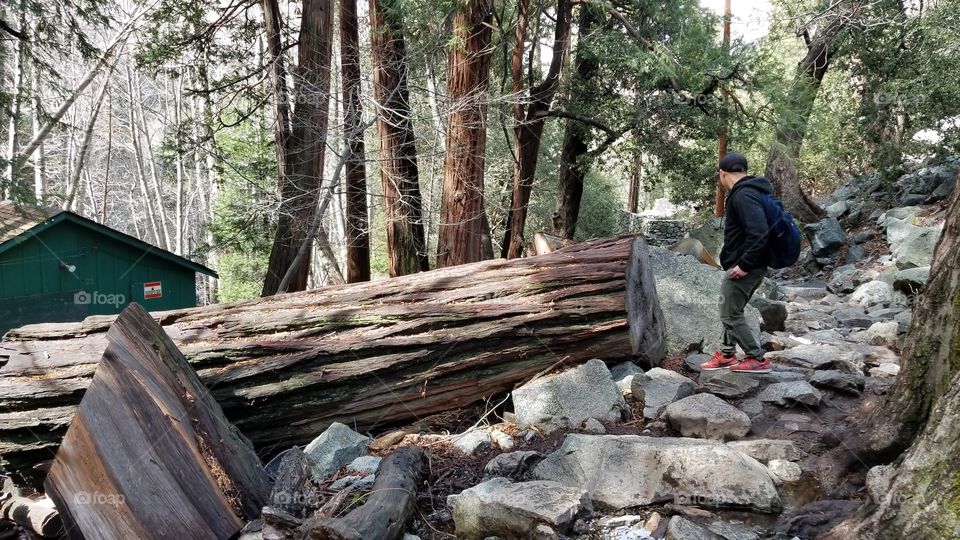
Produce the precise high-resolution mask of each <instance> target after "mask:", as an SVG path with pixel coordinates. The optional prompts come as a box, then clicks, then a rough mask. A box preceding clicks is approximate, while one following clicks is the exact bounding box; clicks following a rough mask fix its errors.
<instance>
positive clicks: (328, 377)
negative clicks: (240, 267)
mask: <svg viewBox="0 0 960 540" xmlns="http://www.w3.org/2000/svg"><path fill="white" fill-rule="evenodd" d="M633 244H634V238H633V237H621V238H613V239H603V240H596V241H592V242H585V243H581V244H575V245H572V246H568V247H565V248H563V249H560V250H557V251H555V252H553V253H550V254H547V255H543V256H539V257H530V258H525V259H514V260H510V261H506V260H503V259H498V260H491V261H484V262H480V263H474V264H468V265H463V266H455V267H451V268H444V269H442V270H435V271H432V272H424V273H420V274H414V275H409V276H403V277H398V278H393V279H390V280H385V281H378V282H373V283H358V284H351V285H342V286H334V287H326V288H323V289H318V290H313V291H307V292H303V293H291V294H286V295H278V296H275V297H270V298H264V299H257V300H252V301H245V302H237V303H232V304H220V305H213V306H206V307H201V308H194V309H187V310H180V311H171V312H164V313H154V314H152V315H153V317H154V318H155V319H156V320H158V322H160V324H161V325H163V328H164V330H165V331H166V332H167V334H168V335H169V336H170V337H171V338H172V340H173V342H174V343H175V344H176V345H177V347H178V348H179V349H180V350H181V351H182V352H183V354H184V355H185V356H186V358H187V359H188V360H189V361H190V362H191V364H192V365H193V367H194V368H195V369H196V370H197V373H198V374H199V375H200V378H201V379H202V380H203V382H204V383H205V384H206V385H207V386H208V387H209V388H210V391H211V393H212V394H213V396H214V398H215V399H216V400H217V402H218V403H219V404H220V406H221V407H222V409H223V411H224V413H225V414H226V416H227V418H228V419H229V420H230V421H231V422H232V423H233V424H234V425H236V426H237V427H238V428H239V429H240V430H241V431H242V432H243V433H244V435H246V436H247V437H248V438H249V439H250V440H251V441H252V442H253V444H254V445H255V446H256V447H257V449H258V452H260V453H261V455H270V454H272V453H273V452H275V451H276V449H279V448H287V447H289V446H290V445H293V444H304V443H306V442H309V441H310V440H311V439H313V438H314V437H315V436H316V435H317V434H319V433H320V432H322V431H323V430H324V429H325V428H326V427H327V426H329V425H330V424H331V423H332V422H335V421H340V422H343V423H346V424H348V425H351V426H355V427H356V428H357V429H361V430H365V429H369V428H372V427H375V426H383V425H389V424H397V423H400V422H405V421H410V420H413V419H416V418H418V417H422V416H425V415H429V414H432V413H436V412H440V411H445V410H450V409H454V408H457V407H461V406H465V405H469V404H471V403H474V402H476V401H478V400H480V399H482V398H483V397H485V396H489V395H491V394H495V393H498V392H504V391H509V390H511V389H512V388H513V387H514V386H515V385H516V384H518V383H522V382H524V381H526V380H527V379H529V378H530V377H532V376H534V375H535V374H537V373H539V372H541V371H542V370H544V369H546V368H548V367H550V366H553V365H554V364H557V363H558V362H560V363H561V365H575V364H577V363H582V362H585V361H587V360H589V359H591V358H601V359H607V360H615V359H621V358H627V357H630V356H631V355H632V349H633V348H632V347H631V340H630V332H629V331H628V322H627V314H626V309H625V302H626V293H625V283H626V280H625V274H626V270H627V266H628V263H629V264H630V265H633V266H636V267H637V268H641V269H642V268H647V267H649V261H648V254H647V250H646V245H645V244H644V243H643V242H642V241H641V242H639V243H637V245H638V246H639V247H637V248H635V249H632V245H633ZM633 276H634V277H633V279H631V287H634V288H639V289H642V290H643V291H645V292H643V294H639V293H634V294H632V296H631V297H632V298H643V299H646V301H647V302H648V305H646V306H644V309H642V310H637V311H636V313H632V317H631V326H632V327H633V328H634V332H633V333H634V336H635V339H638V340H639V341H637V342H636V343H635V345H634V346H635V347H636V349H637V350H638V351H640V352H641V353H642V354H644V353H645V351H656V350H661V349H662V348H661V346H660V343H659V342H660V341H661V340H662V338H663V336H662V323H658V322H657V317H660V318H662V315H660V309H659V306H658V305H655V302H656V294H655V292H654V290H655V289H654V284H653V282H652V279H650V273H649V272H634V273H633ZM648 314H649V315H648ZM644 317H650V318H651V319H652V320H649V321H648V320H644ZM111 320H112V318H110V317H90V318H88V319H86V320H85V321H83V322H81V323H70V324H46V325H32V326H26V327H23V328H19V329H16V330H11V331H10V332H9V333H8V334H7V335H6V336H5V337H4V340H3V341H2V342H0V363H2V362H3V361H4V360H6V366H5V367H3V368H0V455H2V456H3V459H4V460H5V461H6V462H7V463H8V465H7V466H8V468H10V469H11V470H15V471H23V470H25V469H26V468H28V467H29V466H30V465H31V464H33V463H35V462H38V461H42V460H45V459H50V458H51V457H53V453H54V452H55V450H56V446H57V444H58V443H59V441H60V439H61V438H62V437H63V433H64V432H65V431H66V428H67V425H69V422H70V419H71V418H72V417H73V414H74V412H75V411H76V405H77V403H79V401H80V398H81V397H82V396H83V392H84V389H85V388H86V387H87V385H88V384H89V382H90V378H91V377H92V375H93V372H94V370H95V368H96V366H97V362H98V361H99V360H100V357H101V355H102V354H103V351H104V349H105V348H106V340H105V337H104V335H105V332H106V330H107V328H109V326H110V323H111ZM648 325H650V326H651V330H645V329H646V328H647V326H648ZM658 360H659V359H658V358H656V357H654V358H652V359H647V362H646V363H649V362H654V363H655V362H656V361H658ZM561 361H562V362H561Z"/></svg>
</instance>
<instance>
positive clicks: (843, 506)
mask: <svg viewBox="0 0 960 540" xmlns="http://www.w3.org/2000/svg"><path fill="white" fill-rule="evenodd" d="M954 165H955V164H954ZM951 170H952V169H951ZM953 174H954V176H955V173H953ZM947 176H948V175H947V174H944V173H943V171H942V170H940V169H938V168H927V169H921V170H920V171H919V172H917V173H913V174H910V175H905V178H904V179H901V181H900V182H899V184H898V189H899V193H900V194H901V195H900V198H904V197H906V198H907V199H908V200H906V203H907V204H911V206H897V207H894V208H888V209H884V208H882V207H881V208H878V203H877V202H875V201H876V200H879V198H878V197H877V196H876V195H877V192H875V191H874V190H872V189H867V190H865V191H861V192H857V191H856V190H853V189H852V188H851V187H850V186H843V187H841V188H840V189H839V190H837V191H836V192H835V193H834V194H833V195H832V196H831V198H830V200H828V201H827V202H828V205H827V210H828V212H829V213H830V216H829V217H828V218H826V219H825V220H823V221H822V222H820V223H817V224H813V225H811V226H808V228H807V232H808V235H809V238H810V240H811V241H810V246H809V247H808V248H807V249H806V250H805V251H804V253H803V255H802V260H801V264H800V265H799V267H796V268H794V269H791V270H789V271H787V272H781V275H779V276H775V278H774V279H773V280H768V282H765V283H764V285H763V286H762V287H761V289H760V290H759V291H758V293H757V295H756V296H755V298H754V300H753V301H752V302H751V304H752V305H753V307H754V308H756V311H753V310H752V309H750V313H751V314H752V315H753V316H754V317H755V318H757V320H758V322H759V323H760V326H761V329H762V330H763V332H762V341H763V346H764V349H765V350H767V351H768V353H767V354H768V356H769V357H770V358H771V359H772V360H773V365H774V369H773V371H772V372H771V373H768V374H746V373H735V372H730V371H729V370H720V371H713V372H703V373H701V372H700V369H699V364H700V363H701V362H704V361H706V360H707V359H708V358H709V356H708V355H707V354H702V353H687V352H683V351H689V350H696V349H700V350H703V351H707V352H710V351H712V350H714V348H715V346H716V338H715V336H716V335H717V330H718V329H719V328H718V327H719V324H718V323H717V322H716V315H715V311H714V310H715V304H714V302H713V299H714V298H715V291H717V290H718V289H717V288H716V285H717V280H719V273H718V272H715V271H713V270H710V269H709V268H707V267H705V266H704V265H700V264H698V263H696V262H692V259H690V258H687V257H683V256H676V255H674V254H671V253H669V252H667V251H665V250H661V249H658V248H652V249H651V259H652V261H653V264H654V272H655V274H656V279H657V289H658V296H659V297H660V301H661V305H662V307H663V310H664V318H665V320H666V322H667V341H668V350H669V351H670V352H671V353H672V354H671V355H670V356H669V357H668V358H666V359H665V360H664V361H663V363H662V365H661V367H658V368H654V369H651V370H649V371H646V372H644V370H643V369H641V368H640V367H639V366H637V365H635V364H632V363H630V362H621V363H617V362H607V363H606V364H605V363H604V362H601V361H599V360H593V361H590V362H588V363H587V364H583V365H581V366H579V367H575V368H572V369H567V370H563V369H562V368H560V369H557V370H555V371H554V372H553V373H551V374H549V375H546V376H542V377H540V378H537V379H536V380H533V381H531V382H528V383H526V384H524V385H522V386H520V387H518V388H517V389H515V390H514V391H513V392H512V393H511V394H510V395H509V396H498V397H494V398H491V399H490V400H489V401H488V403H487V404H485V406H481V407H476V408H473V409H465V410H459V411H456V412H454V413H449V414H445V415H437V416H435V417H432V418H430V419H426V420H425V421H423V422H421V423H418V424H417V425H413V426H408V427H407V428H405V429H402V430H399V431H395V432H391V433H388V434H384V435H382V436H380V437H379V438H377V439H375V440H371V439H367V440H365V442H364V443H363V444H361V445H359V446H358V447H356V448H355V450H356V451H355V452H353V453H351V454H350V456H352V457H350V458H349V459H347V458H344V460H343V461H344V463H347V462H349V461H350V459H352V458H353V457H356V456H354V454H356V455H360V454H362V453H365V452H369V453H370V454H375V455H379V454H386V453H388V452H389V451H390V449H392V448H396V447H399V446H406V445H417V446H420V447H422V448H423V449H424V451H425V453H426V455H427V457H428V466H427V471H426V474H425V478H424V481H423V484H422V489H421V491H420V493H419V494H418V505H417V509H416V512H415V514H414V518H413V520H412V522H411V525H410V526H409V527H408V533H407V534H408V535H410V536H408V537H406V538H408V540H409V538H412V536H413V535H415V536H418V537H420V538H431V539H434V538H436V539H439V538H453V537H457V538H465V539H471V538H478V539H480V538H495V537H499V538H585V539H611V540H612V539H623V540H627V539H662V538H666V539H672V540H680V539H691V540H692V539H726V540H749V539H762V538H763V539H766V538H782V539H794V538H796V539H801V540H803V539H812V538H816V537H817V536H818V535H821V534H823V533H826V532H827V531H829V530H830V528H832V527H833V526H834V525H835V524H837V523H839V522H840V521H841V520H843V519H844V518H847V517H849V516H850V515H851V514H853V512H854V511H855V510H856V509H857V508H858V507H859V506H860V505H861V503H862V502H863V501H864V500H865V499H867V498H870V497H879V496H882V495H883V494H884V493H885V491H886V489H887V482H889V479H888V478H887V477H886V476H885V472H886V471H885V467H876V468H873V469H869V468H868V466H867V464H866V461H865V460H862V459H860V458H859V457H858V456H857V455H856V452H853V451H850V449H849V448H846V447H845V444H844V442H843V441H844V440H848V438H849V437H850V436H851V435H856V434H863V430H864V428H863V427H862V422H863V420H864V419H866V418H867V416H868V414H869V413H870V411H871V410H872V409H873V408H874V407H876V406H877V405H878V404H879V403H880V402H881V401H882V399H883V398H884V396H885V394H886V393H887V392H888V390H889V388H890V386H891V384H892V383H893V381H894V379H895V377H896V375H897V373H898V372H899V369H900V366H899V362H900V356H899V345H900V343H901V341H902V339H903V336H904V335H905V333H906V332H907V330H908V328H909V325H910V319H911V305H912V303H913V302H914V300H915V295H917V294H918V293H919V292H921V291H922V288H923V284H924V283H925V281H926V280H927V278H928V276H929V265H930V260H931V257H932V254H933V249H934V247H935V245H936V240H937V238H938V237H939V231H940V227H942V218H943V214H944V212H945V210H944V208H943V203H942V202H941V201H942V199H943V196H944V194H945V193H948V191H945V188H944V187H942V186H943V185H944V183H947V181H946V180H944V178H947ZM931 177H934V179H933V180H931ZM937 178H939V179H941V182H940V183H938V182H937V180H936V179H937ZM949 183H950V184H951V187H952V181H951V182H949ZM924 190H926V193H925V192H924ZM901 202H902V201H901ZM919 203H926V204H923V205H917V204H919ZM709 229H710V225H709V224H708V225H706V226H704V227H702V228H701V231H694V232H693V233H691V236H695V237H698V238H706V237H709V236H710V234H711V231H710V230H709ZM704 230H706V232H704ZM698 232H699V233H700V234H699V235H698ZM712 233H713V235H714V236H715V234H716V228H714V230H713V231H712ZM704 243H705V244H707V242H704ZM341 429H346V428H345V426H344V427H342V428H341ZM365 445H366V447H364V446H365ZM357 459H359V460H362V459H369V458H363V457H358V458H357ZM351 468H353V469H357V468H359V466H357V465H348V466H347V467H346V469H344V470H342V471H341V472H339V473H337V474H336V475H335V476H333V477H331V478H329V479H325V480H323V481H322V483H323V485H324V486H325V487H327V488H328V489H331V490H336V489H339V488H341V487H342V486H343V485H344V484H345V483H348V482H354V481H356V482H358V483H363V482H369V481H370V480H369V476H363V475H362V474H359V473H356V472H350V469H351ZM315 479H316V480H320V479H319V478H315ZM256 527H257V526H256V525H255V526H254V528H256ZM262 534H263V537H264V538H270V537H272V536H271V533H270V527H269V525H267V527H266V528H265V529H264V530H263V533H262ZM253 536H254V534H253V533H252V534H251V535H250V538H253Z"/></svg>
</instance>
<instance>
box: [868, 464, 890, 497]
mask: <svg viewBox="0 0 960 540" xmlns="http://www.w3.org/2000/svg"><path fill="white" fill-rule="evenodd" d="M896 472H897V468H896V467H894V466H893V465H877V466H876V467H871V468H870V470H869V471H867V479H866V484H867V494H868V495H870V499H871V500H872V501H873V502H874V504H880V502H881V501H882V500H883V499H884V497H887V496H888V495H890V484H891V483H893V477H894V475H895V474H896Z"/></svg>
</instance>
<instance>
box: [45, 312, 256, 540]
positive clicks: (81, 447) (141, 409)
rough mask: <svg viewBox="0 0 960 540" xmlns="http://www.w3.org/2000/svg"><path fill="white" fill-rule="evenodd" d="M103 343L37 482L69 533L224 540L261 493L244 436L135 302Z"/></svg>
mask: <svg viewBox="0 0 960 540" xmlns="http://www.w3.org/2000/svg"><path fill="white" fill-rule="evenodd" d="M106 340H107V341H108V342H109V345H108V346H107V347H106V348H105V350H104V352H103V358H102V360H100V362H99V364H100V365H99V367H98V369H97V373H96V376H94V377H93V380H92V381H91V382H90V387H89V388H88V389H87V391H86V392H85V395H84V399H83V401H82V402H81V403H80V406H79V410H78V411H77V413H76V415H75V416H74V418H73V421H72V422H71V424H70V428H69V429H68V430H67V434H66V436H65V437H64V439H63V444H62V445H61V446H60V449H59V451H58V452H57V457H56V459H55V460H54V462H53V466H52V467H51V468H50V474H49V475H48V476H47V479H46V482H44V487H45V488H46V492H47V493H48V494H49V495H50V498H51V499H53V500H54V502H56V506H57V509H58V510H60V513H61V514H60V515H61V517H62V518H63V522H64V524H65V525H66V527H67V531H68V532H69V534H70V537H71V538H102V539H105V540H112V539H117V540H119V539H123V538H163V537H168V538H231V537H232V536H233V535H235V534H236V533H237V532H238V531H239V530H240V529H241V528H243V526H244V524H245V523H246V522H247V520H251V519H254V518H256V517H257V516H259V515H260V510H261V509H262V508H263V504H264V502H265V501H264V499H265V498H266V496H267V493H268V491H269V487H268V484H267V477H266V474H265V473H264V471H263V465H262V464H261V462H260V460H259V459H257V455H256V454H255V453H254V449H253V447H252V445H251V444H250V441H248V440H247V439H245V438H244V437H243V436H242V435H241V434H240V433H239V432H238V431H237V429H236V428H235V427H234V426H232V425H230V423H229V422H228V421H227V419H226V418H225V417H224V415H223V411H221V410H220V407H219V406H218V405H217V403H216V401H214V398H213V397H212V396H211V395H210V392H208V391H207V388H205V387H204V385H203V383H202V382H201V381H200V378H199V377H197V374H196V373H195V372H194V371H193V369H192V368H191V367H190V365H189V364H188V363H187V361H186V359H185V358H184V357H183V355H182V354H180V352H179V351H178V350H177V348H176V346H175V345H174V344H173V342H172V341H170V337H169V336H167V334H165V333H164V331H163V329H162V328H161V327H160V325H158V324H157V323H156V322H155V321H154V320H153V319H151V318H150V314H149V313H147V312H146V311H145V310H144V309H143V308H142V307H140V305H138V304H131V305H130V306H129V307H127V308H126V309H125V310H124V311H123V313H121V314H120V316H119V317H117V319H116V322H115V323H114V324H113V325H111V327H110V331H109V332H107V334H106ZM148 463H149V465H148ZM172 515H175V517H172ZM160 531H163V534H159V533H160Z"/></svg>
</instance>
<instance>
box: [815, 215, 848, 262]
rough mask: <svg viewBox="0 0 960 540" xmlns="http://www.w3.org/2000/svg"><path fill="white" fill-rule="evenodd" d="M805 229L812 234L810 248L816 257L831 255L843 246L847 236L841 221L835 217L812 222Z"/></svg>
mask: <svg viewBox="0 0 960 540" xmlns="http://www.w3.org/2000/svg"><path fill="white" fill-rule="evenodd" d="M805 229H806V231H807V234H809V235H810V248H811V250H812V252H813V256H814V257H830V256H831V255H833V254H834V253H836V252H837V250H838V249H840V248H841V247H843V244H844V241H845V240H846V236H847V235H846V233H845V232H843V227H841V226H840V222H839V221H837V218H834V217H828V218H826V219H824V220H821V221H820V222H819V223H811V224H809V225H807V226H806V227H805Z"/></svg>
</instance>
